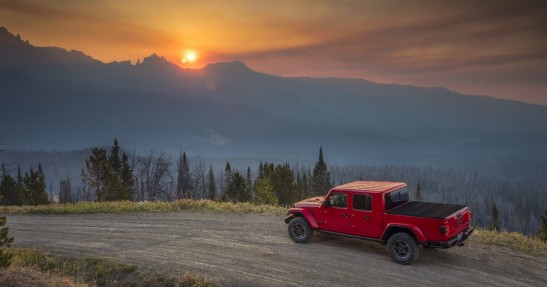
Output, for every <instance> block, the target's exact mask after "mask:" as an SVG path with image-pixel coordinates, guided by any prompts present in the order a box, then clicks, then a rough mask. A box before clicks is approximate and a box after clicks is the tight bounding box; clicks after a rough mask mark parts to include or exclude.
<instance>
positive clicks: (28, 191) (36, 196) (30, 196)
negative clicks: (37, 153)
mask: <svg viewBox="0 0 547 287" xmlns="http://www.w3.org/2000/svg"><path fill="white" fill-rule="evenodd" d="M23 186H24V202H23V203H24V204H28V205H35V206H36V205H41V204H48V203H49V195H48V193H47V192H46V181H45V177H44V173H43V171H42V166H41V165H40V164H38V170H37V171H34V169H33V168H32V167H31V168H30V171H29V172H28V173H26V172H25V176H24V177H23Z"/></svg>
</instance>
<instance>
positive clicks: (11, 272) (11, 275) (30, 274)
mask: <svg viewBox="0 0 547 287" xmlns="http://www.w3.org/2000/svg"><path fill="white" fill-rule="evenodd" d="M0 286H4V287H28V286H36V287H58V286H59V287H87V286H89V285H87V284H86V283H76V282H75V281H74V280H73V279H72V278H70V277H66V276H61V275H58V274H51V273H47V272H43V271H41V270H40V269H38V268H37V267H23V266H17V265H12V266H10V267H8V268H6V269H0Z"/></svg>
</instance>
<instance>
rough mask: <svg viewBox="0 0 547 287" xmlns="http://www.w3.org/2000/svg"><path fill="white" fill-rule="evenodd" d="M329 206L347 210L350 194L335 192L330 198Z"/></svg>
mask: <svg viewBox="0 0 547 287" xmlns="http://www.w3.org/2000/svg"><path fill="white" fill-rule="evenodd" d="M329 205H330V206H332V207H340V208H346V207H347V206H348V194H347V193H345V192H336V191H335V192H333V193H332V194H331V196H330V198H329Z"/></svg>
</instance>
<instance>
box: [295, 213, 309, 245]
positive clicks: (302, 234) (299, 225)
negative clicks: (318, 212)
mask: <svg viewBox="0 0 547 287" xmlns="http://www.w3.org/2000/svg"><path fill="white" fill-rule="evenodd" d="M289 236H290V237H291V239H292V240H294V242H296V243H307V242H308V241H310V240H311V238H312V236H313V230H311V228H310V226H309V225H308V223H307V222H306V220H305V219H304V218H302V217H295V218H293V219H291V221H290V222H289Z"/></svg>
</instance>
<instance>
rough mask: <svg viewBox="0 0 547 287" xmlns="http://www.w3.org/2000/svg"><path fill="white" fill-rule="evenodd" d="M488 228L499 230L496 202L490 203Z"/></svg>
mask: <svg viewBox="0 0 547 287" xmlns="http://www.w3.org/2000/svg"><path fill="white" fill-rule="evenodd" d="M488 229H490V230H492V231H500V222H499V213H498V208H497V207H496V204H495V203H494V204H492V213H491V214H490V226H489V227H488Z"/></svg>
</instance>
